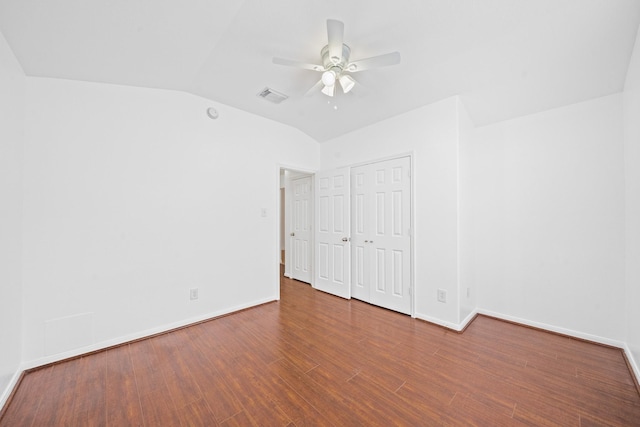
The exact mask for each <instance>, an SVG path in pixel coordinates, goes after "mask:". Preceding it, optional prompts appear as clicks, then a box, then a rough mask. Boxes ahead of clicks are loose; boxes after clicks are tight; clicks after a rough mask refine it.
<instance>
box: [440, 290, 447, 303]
mask: <svg viewBox="0 0 640 427" xmlns="http://www.w3.org/2000/svg"><path fill="white" fill-rule="evenodd" d="M438 301H439V302H447V291H445V290H444V289H438Z"/></svg>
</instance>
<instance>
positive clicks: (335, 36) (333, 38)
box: [327, 19, 344, 64]
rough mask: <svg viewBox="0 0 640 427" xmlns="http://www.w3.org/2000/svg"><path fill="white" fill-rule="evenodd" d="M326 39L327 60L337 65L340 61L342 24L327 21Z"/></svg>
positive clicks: (331, 20) (330, 20) (342, 36)
mask: <svg viewBox="0 0 640 427" xmlns="http://www.w3.org/2000/svg"><path fill="white" fill-rule="evenodd" d="M327 38H328V39H329V58H331V61H332V62H333V63H334V64H337V63H338V62H340V60H341V59H342V43H343V39H344V24H343V23H342V22H341V21H337V20H335V19H327Z"/></svg>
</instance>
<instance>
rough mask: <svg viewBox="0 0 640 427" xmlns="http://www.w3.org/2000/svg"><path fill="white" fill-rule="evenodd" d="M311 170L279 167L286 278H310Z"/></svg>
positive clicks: (283, 256)
mask: <svg viewBox="0 0 640 427" xmlns="http://www.w3.org/2000/svg"><path fill="white" fill-rule="evenodd" d="M313 187H314V182H313V174H312V173H309V172H304V171H297V170H293V169H288V168H281V169H280V190H279V191H280V260H281V261H280V262H281V265H280V270H281V271H282V274H283V275H284V276H286V277H288V278H291V279H295V280H298V281H300V282H304V283H308V284H312V281H313V222H314V216H313V215H314V205H313V201H314V195H313V194H314V193H313V191H314V188H313Z"/></svg>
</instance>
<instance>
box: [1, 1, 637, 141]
mask: <svg viewBox="0 0 640 427" xmlns="http://www.w3.org/2000/svg"><path fill="white" fill-rule="evenodd" d="M327 18H332V19H338V20H340V21H343V22H344V24H345V35H344V42H345V43H346V44H347V45H349V46H350V47H351V50H352V53H351V58H352V59H359V58H367V57H370V56H375V55H378V54H383V53H387V52H392V51H399V52H400V54H401V56H402V62H401V63H400V64H399V65H395V66H390V67H385V68H380V69H374V70H367V71H362V72H361V73H358V74H357V75H354V77H356V78H357V80H358V82H359V83H360V86H361V88H364V89H365V90H364V91H360V94H356V93H348V94H343V93H338V94H337V95H336V96H335V97H333V98H329V97H327V96H325V95H323V94H321V93H318V94H316V95H314V96H312V97H305V96H304V94H305V92H307V90H308V89H309V88H311V87H312V86H313V85H314V84H315V83H316V82H317V81H318V79H319V73H317V72H314V71H309V70H302V69H296V68H291V67H284V66H281V65H275V64H273V63H272V58H273V57H274V56H278V57H283V58H289V59H295V60H300V61H304V62H309V63H320V62H321V60H320V49H321V48H322V47H323V46H324V45H325V44H326V43H327V33H326V31H327V30H326V20H327ZM639 22H640V1H639V0H481V1H479V0H395V1H393V2H390V1H379V0H368V1H364V0H352V1H343V0H342V1H338V0H323V1H320V0H277V1H275V0H271V1H267V0H224V1H223V0H180V1H177V0H176V1H170V0H92V1H87V0H57V1H47V0H0V31H1V32H2V34H3V35H4V36H5V38H6V39H7V41H8V42H9V44H10V46H11V48H12V49H13V51H14V53H15V55H16V57H17V59H18V61H19V62H20V64H21V65H22V67H23V69H24V72H25V73H26V74H27V75H28V76H41V77H54V78H63V79H74V80H82V81H92V82H103V83H113V84H121V85H133V86H142V87H152V88H163V89H175V90H181V91H186V92H190V93H193V94H196V95H199V96H202V97H205V98H209V99H211V100H212V101H213V103H212V105H214V106H215V105H216V103H219V104H227V105H230V106H233V107H236V108H239V109H241V110H245V111H247V112H250V113H254V114H257V115H260V116H263V117H266V118H270V119H273V120H276V121H278V122H281V123H284V124H287V125H290V126H293V127H295V128H298V129H300V130H301V131H302V132H304V133H306V134H308V135H310V136H311V137H312V138H314V139H316V140H317V141H320V142H322V141H325V140H328V139H331V138H333V137H336V136H339V135H341V134H344V133H347V132H350V131H353V130H356V129H358V128H361V127H363V126H366V125H369V124H371V123H374V122H377V121H380V120H384V119H385V118H389V117H392V116H395V115H398V114H401V113H403V112H406V111H409V110H412V109H414V108H417V107H420V106H423V105H426V104H430V103H433V102H435V101H438V100H441V99H444V98H447V97H450V96H453V95H460V96H461V98H462V99H463V101H464V103H465V105H466V107H467V110H468V112H469V114H470V116H471V118H472V120H473V121H474V123H475V124H476V125H484V124H489V123H493V122H496V121H500V120H505V119H508V118H512V117H517V116H521V115H524V114H529V113H534V112H538V111H542V110H546V109H550V108H554V107H558V106H562V105H567V104H571V103H575V102H580V101H584V100H587V99H591V98H594V97H598V96H604V95H608V94H612V93H616V92H620V91H621V90H622V89H623V85H624V80H625V76H626V70H627V66H628V63H629V59H630V56H631V51H632V48H633V43H634V40H635V37H636V33H637V30H638V24H639ZM265 87H269V88H272V89H274V90H276V91H278V92H282V93H284V94H286V95H288V96H289V98H288V99H287V100H286V101H284V102H282V103H281V104H273V103H270V102H268V101H266V100H264V99H262V98H260V97H258V96H257V94H258V93H259V92H261V91H262V89H264V88H265Z"/></svg>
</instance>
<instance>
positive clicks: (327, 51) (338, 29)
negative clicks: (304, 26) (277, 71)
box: [273, 19, 400, 96]
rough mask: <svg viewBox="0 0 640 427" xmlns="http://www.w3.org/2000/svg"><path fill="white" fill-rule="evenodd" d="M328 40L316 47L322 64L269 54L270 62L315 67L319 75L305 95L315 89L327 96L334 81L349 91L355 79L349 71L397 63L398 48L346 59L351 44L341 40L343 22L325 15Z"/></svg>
mask: <svg viewBox="0 0 640 427" xmlns="http://www.w3.org/2000/svg"><path fill="white" fill-rule="evenodd" d="M327 37H328V44H327V45H326V46H325V47H323V48H322V49H321V50H320V56H321V58H322V65H316V64H308V63H305V62H299V61H293V60H290V59H283V58H273V63H274V64H278V65H287V66H290V67H297V68H302V69H305V70H312V71H318V72H321V73H322V78H321V79H320V80H319V81H318V83H316V84H315V85H314V86H313V87H312V88H311V89H310V90H309V91H308V92H307V93H306V94H305V96H311V95H313V94H314V93H315V92H316V91H317V90H318V89H320V88H322V89H321V92H322V93H324V94H325V95H328V96H333V95H334V94H335V91H336V86H337V85H336V82H337V83H338V84H339V85H340V87H341V88H342V91H343V92H344V93H348V92H350V91H351V90H352V89H353V87H354V86H355V85H356V83H357V82H356V81H355V80H354V78H353V77H351V76H350V75H349V73H356V72H359V71H364V70H369V69H371V68H379V67H386V66H388V65H396V64H399V63H400V52H391V53H387V54H384V55H379V56H373V57H371V58H366V59H360V60H358V61H350V59H349V55H350V54H351V48H350V47H349V46H347V45H346V44H344V43H343V38H344V23H342V22H341V21H337V20H335V19H327Z"/></svg>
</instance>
